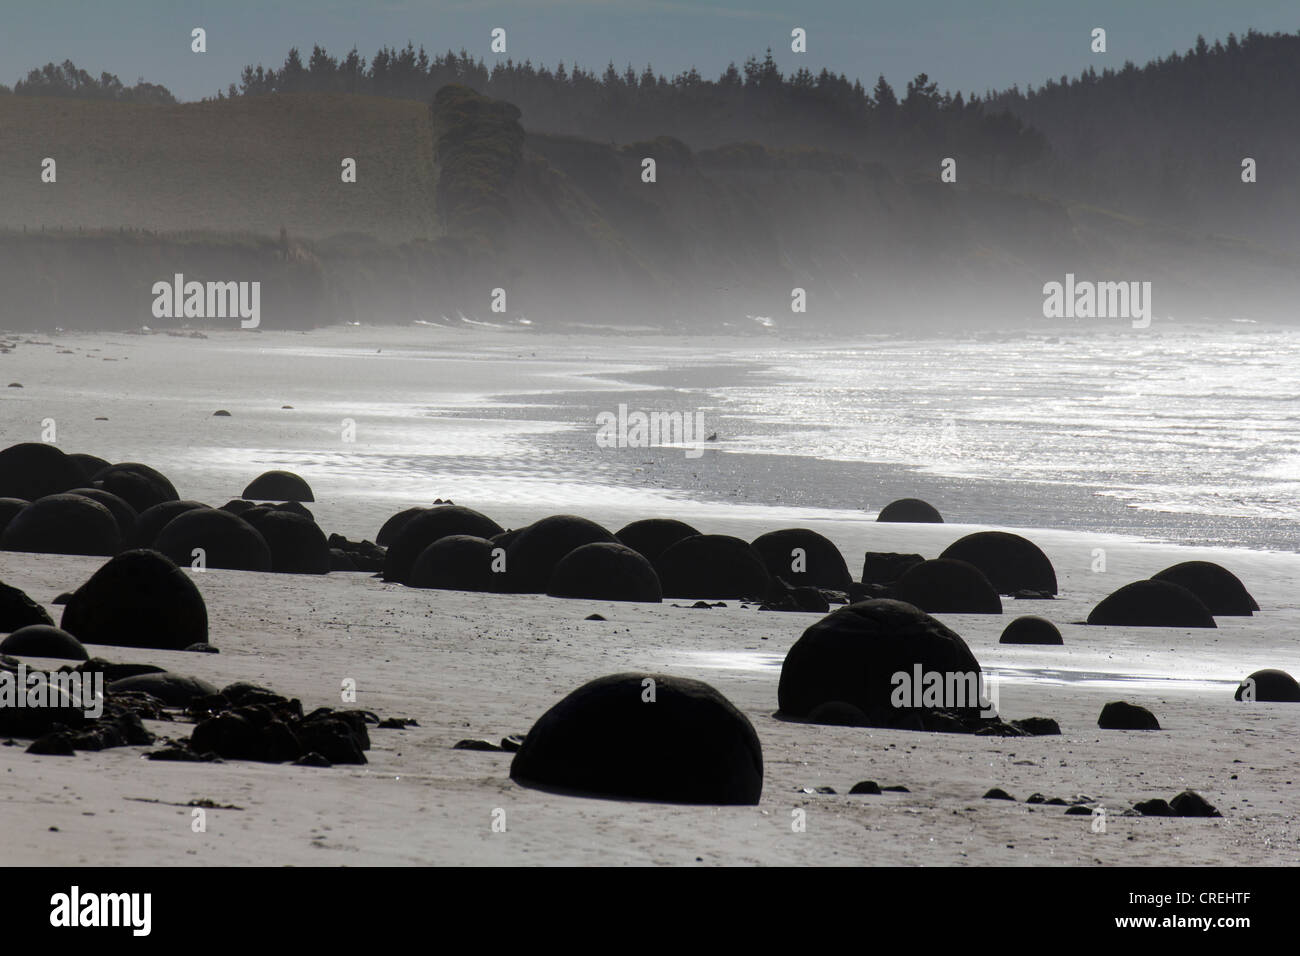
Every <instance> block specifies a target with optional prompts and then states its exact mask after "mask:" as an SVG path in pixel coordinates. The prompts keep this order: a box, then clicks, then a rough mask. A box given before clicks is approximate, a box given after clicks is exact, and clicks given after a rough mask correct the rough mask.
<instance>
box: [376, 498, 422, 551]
mask: <svg viewBox="0 0 1300 956" xmlns="http://www.w3.org/2000/svg"><path fill="white" fill-rule="evenodd" d="M428 510H430V509H428V508H406V509H405V510H403V511H399V512H397V514H395V515H392V516H391V517H389V519H388V520H387V521H385V522H384V525H383V527H381V528H380V529H379V534H377V535H375V544H377V545H379V546H380V547H383V548H387V547H389V546H391V545H392V543H393V542H394V541H396V540H397V536H398V535H399V534H401V533H402V529H403V528H405V527H406V522H408V521H410V520H411V519H412V518H414V517H415V516H416V515H419V514H424V512H426V511H428Z"/></svg>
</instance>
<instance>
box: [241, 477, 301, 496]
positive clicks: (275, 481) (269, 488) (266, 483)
mask: <svg viewBox="0 0 1300 956" xmlns="http://www.w3.org/2000/svg"><path fill="white" fill-rule="evenodd" d="M242 497H244V498H246V499H248V500H249V501H315V500H316V498H315V496H314V495H312V493H311V485H309V484H307V482H305V481H303V479H302V478H301V477H299V476H298V475H295V474H294V473H293V472H291V471H265V472H262V474H260V475H258V476H257V477H256V478H254V479H253V480H252V481H251V482H249V485H248V487H247V488H245V489H244V493H243V495H242Z"/></svg>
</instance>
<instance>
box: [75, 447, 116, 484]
mask: <svg viewBox="0 0 1300 956" xmlns="http://www.w3.org/2000/svg"><path fill="white" fill-rule="evenodd" d="M68 458H69V459H70V460H72V461H74V462H76V465H77V467H78V468H80V469H81V476H82V480H81V482H80V483H81V484H89V483H90V482H92V481H94V480H95V476H96V475H97V474H99V473H100V472H101V471H103V470H104V469H105V468H109V467H111V466H112V464H113V463H112V462H111V461H105V460H104V459H103V458H100V457H99V456H98V455H86V454H83V453H81V452H72V453H71V454H69V455H68Z"/></svg>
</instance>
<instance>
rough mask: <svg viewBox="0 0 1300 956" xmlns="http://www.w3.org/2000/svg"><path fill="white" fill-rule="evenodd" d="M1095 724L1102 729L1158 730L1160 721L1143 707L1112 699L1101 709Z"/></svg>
mask: <svg viewBox="0 0 1300 956" xmlns="http://www.w3.org/2000/svg"><path fill="white" fill-rule="evenodd" d="M1097 726H1098V727H1100V728H1101V729H1102V730H1159V729H1160V721H1158V720H1156V715H1155V714H1153V713H1151V711H1149V710H1147V709H1146V708H1145V707H1140V706H1138V705H1137V704H1130V703H1128V702H1127V701H1123V700H1113V701H1111V702H1110V703H1109V704H1107V705H1106V706H1105V707H1103V708H1102V709H1101V716H1100V717H1098V718H1097Z"/></svg>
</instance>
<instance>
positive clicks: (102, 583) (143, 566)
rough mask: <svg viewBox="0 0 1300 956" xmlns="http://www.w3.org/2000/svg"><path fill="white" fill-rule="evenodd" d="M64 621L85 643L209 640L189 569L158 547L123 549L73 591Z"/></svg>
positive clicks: (169, 646) (176, 644)
mask: <svg viewBox="0 0 1300 956" xmlns="http://www.w3.org/2000/svg"><path fill="white" fill-rule="evenodd" d="M60 626H61V627H62V628H63V629H64V630H65V631H68V632H70V633H71V634H74V635H76V637H77V639H78V640H79V641H81V642H82V643H83V644H112V645H116V646H118V647H156V648H162V649H164V650H172V651H183V650H185V648H187V647H189V646H190V645H191V644H206V643H207V640H208V610H207V606H206V605H205V604H204V603H203V595H201V594H200V593H199V589H198V588H197V587H195V585H194V582H193V581H192V580H190V577H189V575H187V574H186V573H185V572H184V571H182V570H181V569H180V568H178V567H177V566H176V565H175V564H173V563H172V562H171V561H170V560H168V559H167V558H166V557H164V556H163V555H161V554H159V553H158V552H157V551H146V550H135V551H123V552H122V553H121V554H119V555H118V556H117V557H115V558H113V560H111V561H109V562H108V563H107V564H105V565H104V566H103V567H102V568H100V569H99V570H98V571H96V572H95V573H94V574H93V575H91V577H90V579H89V580H88V581H86V583H85V584H83V585H82V586H81V587H79V588H77V590H76V591H74V592H73V594H72V597H71V598H69V600H68V603H67V605H66V606H65V607H64V609H63V620H62V621H61V622H60Z"/></svg>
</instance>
